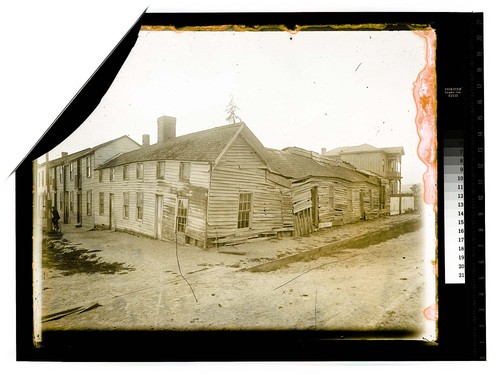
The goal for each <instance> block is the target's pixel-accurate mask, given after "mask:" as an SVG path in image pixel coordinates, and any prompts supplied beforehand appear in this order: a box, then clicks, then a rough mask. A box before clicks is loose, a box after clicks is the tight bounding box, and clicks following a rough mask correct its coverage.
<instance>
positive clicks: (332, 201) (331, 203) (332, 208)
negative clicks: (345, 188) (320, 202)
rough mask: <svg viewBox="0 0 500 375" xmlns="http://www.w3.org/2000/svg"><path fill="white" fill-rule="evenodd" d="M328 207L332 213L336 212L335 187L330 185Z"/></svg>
mask: <svg viewBox="0 0 500 375" xmlns="http://www.w3.org/2000/svg"><path fill="white" fill-rule="evenodd" d="M328 207H329V208H330V211H335V186H334V185H330V186H329V187H328Z"/></svg>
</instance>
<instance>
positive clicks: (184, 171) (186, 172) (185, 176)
mask: <svg viewBox="0 0 500 375" xmlns="http://www.w3.org/2000/svg"><path fill="white" fill-rule="evenodd" d="M190 178H191V163H190V162H187V161H181V162H180V163H179V181H184V182H189V179H190Z"/></svg>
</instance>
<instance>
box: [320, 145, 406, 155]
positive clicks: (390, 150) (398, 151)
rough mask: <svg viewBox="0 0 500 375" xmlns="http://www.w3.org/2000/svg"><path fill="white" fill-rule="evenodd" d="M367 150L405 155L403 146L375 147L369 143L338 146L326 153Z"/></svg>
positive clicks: (352, 152) (337, 153)
mask: <svg viewBox="0 0 500 375" xmlns="http://www.w3.org/2000/svg"><path fill="white" fill-rule="evenodd" d="M365 152H385V153H387V154H401V155H404V154H405V153H404V149H403V147H401V146H397V147H375V146H372V145H369V144H368V143H363V144H362V145H358V146H346V147H337V148H334V149H333V150H330V151H327V152H326V154H325V155H340V154H356V153H365Z"/></svg>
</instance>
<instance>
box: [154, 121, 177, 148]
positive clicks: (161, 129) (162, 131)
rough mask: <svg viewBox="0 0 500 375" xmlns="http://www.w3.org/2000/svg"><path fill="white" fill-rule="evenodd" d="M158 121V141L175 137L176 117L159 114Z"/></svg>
mask: <svg viewBox="0 0 500 375" xmlns="http://www.w3.org/2000/svg"><path fill="white" fill-rule="evenodd" d="M157 122H158V143H164V142H166V141H168V140H171V139H174V138H175V124H176V122H177V119H176V118H175V117H170V116H161V117H159V118H158V120H157Z"/></svg>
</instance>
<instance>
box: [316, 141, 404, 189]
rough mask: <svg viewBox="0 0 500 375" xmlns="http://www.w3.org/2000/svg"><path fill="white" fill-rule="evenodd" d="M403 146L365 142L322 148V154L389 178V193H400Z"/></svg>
mask: <svg viewBox="0 0 500 375" xmlns="http://www.w3.org/2000/svg"><path fill="white" fill-rule="evenodd" d="M404 154H405V153H404V149H403V147H383V148H378V147H374V146H372V145H369V144H367V143H365V144H362V145H359V146H348V147H338V148H334V149H333V150H330V151H326V149H323V150H322V155H324V156H327V157H332V158H339V159H340V160H343V161H345V162H348V163H350V164H352V165H353V166H355V167H356V168H358V169H360V170H366V171H370V172H373V173H376V174H377V175H379V176H381V177H382V178H385V179H387V180H389V194H390V195H395V194H401V179H402V176H401V159H402V156H403V155H404Z"/></svg>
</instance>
